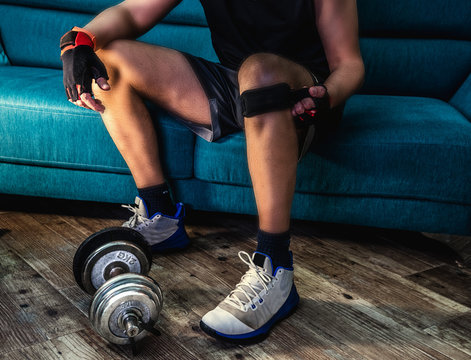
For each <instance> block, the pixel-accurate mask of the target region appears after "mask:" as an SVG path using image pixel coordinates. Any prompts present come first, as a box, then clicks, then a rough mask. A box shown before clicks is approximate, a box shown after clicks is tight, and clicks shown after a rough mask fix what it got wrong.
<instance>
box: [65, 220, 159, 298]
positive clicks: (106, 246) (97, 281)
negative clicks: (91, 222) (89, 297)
mask: <svg viewBox="0 0 471 360" xmlns="http://www.w3.org/2000/svg"><path fill="white" fill-rule="evenodd" d="M151 264H152V252H151V250H150V247H149V245H148V244H147V242H146V241H145V240H144V236H143V235H142V234H140V233H139V232H137V231H136V230H133V229H130V228H125V227H111V228H107V229H103V230H101V231H98V232H96V233H94V234H92V235H91V236H89V237H88V238H87V239H86V240H85V241H84V242H83V243H82V244H81V245H80V246H79V248H78V249H77V251H76V253H75V256H74V261H73V272H74V277H75V281H76V282H77V284H78V285H79V286H80V287H81V288H82V289H83V290H85V291H86V292H88V293H90V294H93V293H95V291H96V289H97V288H98V287H100V286H101V285H102V284H103V283H104V282H105V281H106V280H108V279H109V278H110V277H111V276H113V275H116V274H119V273H124V272H137V273H140V274H147V273H148V272H149V270H150V265H151ZM113 272H115V274H113Z"/></svg>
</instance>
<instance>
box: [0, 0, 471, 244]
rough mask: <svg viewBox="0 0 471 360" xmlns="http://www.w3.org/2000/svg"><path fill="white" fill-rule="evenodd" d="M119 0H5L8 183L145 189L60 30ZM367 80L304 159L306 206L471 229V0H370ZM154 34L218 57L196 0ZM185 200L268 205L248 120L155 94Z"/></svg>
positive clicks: (105, 190) (172, 176) (415, 226)
mask: <svg viewBox="0 0 471 360" xmlns="http://www.w3.org/2000/svg"><path fill="white" fill-rule="evenodd" d="M115 3H117V1H116V0H99V1H98V0H81V1H75V0H10V1H9V0H0V14H1V15H0V37H1V41H2V44H3V50H0V134H1V142H0V193H7V194H19V195H31V196H43V197H56V198H65V199H78V200H94V201H103V202H117V203H129V202H133V199H134V196H135V194H136V190H135V187H134V183H133V180H132V177H131V175H130V172H129V170H128V168H127V167H126V164H125V163H124V161H123V160H122V158H121V156H120V154H119V153H118V151H117V149H116V147H115V146H114V144H113V142H112V140H111V139H110V137H109V135H108V134H107V132H106V130H105V128H104V126H103V124H102V122H101V120H100V117H99V116H98V114H96V113H93V112H91V111H89V110H84V109H81V108H78V107H75V106H73V105H71V104H70V103H69V102H67V101H66V98H65V94H64V89H63V87H62V73H61V70H60V68H61V62H60V58H59V51H58V42H59V38H60V36H61V35H62V34H63V33H64V32H66V31H67V30H69V29H70V28H71V27H72V26H74V25H77V26H83V25H84V24H86V23H87V22H88V21H89V20H90V19H92V18H93V16H94V15H95V14H96V13H98V12H99V11H100V10H102V9H104V8H106V7H108V6H111V5H113V4H115ZM358 9H359V19H360V28H361V30H360V32H361V33H360V35H361V49H362V54H363V57H364V61H365V64H366V69H367V72H366V81H365V84H364V86H363V88H362V89H361V90H360V91H359V93H358V94H357V95H354V96H353V97H352V98H351V99H350V100H349V101H348V103H347V105H346V109H345V115H344V118H343V120H342V123H341V126H340V129H339V131H338V132H337V133H336V134H334V135H333V136H332V137H331V138H330V139H329V141H327V142H326V143H324V144H322V145H317V146H315V147H313V148H312V149H311V151H310V152H309V153H308V154H307V156H306V157H305V158H304V159H303V160H302V161H301V162H300V164H299V170H298V180H297V191H296V194H295V199H294V204H293V211H292V215H293V218H296V219H308V220H315V221H325V222H334V223H348V224H358V225H366V226H374V227H382V228H395V229H405V230H413V231H424V232H434V233H449V234H464V235H470V234H471V166H470V164H471V123H470V120H471V75H470V73H471V16H470V14H471V1H469V0H452V1H442V0H414V1H411V0H396V1H387V0H358ZM141 40H143V41H146V42H150V43H154V44H159V45H163V46H168V47H172V48H175V49H179V50H183V51H186V52H189V53H192V54H196V55H199V56H202V57H205V58H207V59H210V60H214V61H217V57H216V55H215V53H214V50H213V48H212V46H211V40H210V33H209V30H208V28H207V27H206V22H205V19H204V14H203V11H202V8H201V5H200V4H199V2H198V1H197V0H183V2H182V3H181V4H180V5H179V6H178V7H177V8H176V9H175V10H174V11H172V12H171V13H170V14H169V15H168V16H167V17H166V18H165V20H164V22H163V23H161V24H159V25H157V26H156V27H155V28H154V29H152V30H151V31H150V32H149V33H147V34H146V35H145V36H143V37H142V39H141ZM150 110H151V113H152V115H153V118H154V119H155V126H156V127H157V129H158V134H159V135H158V136H159V139H160V146H161V148H162V151H161V153H162V154H163V155H162V160H163V163H164V166H165V169H166V174H167V176H168V179H169V181H170V182H171V183H172V184H173V188H174V193H175V196H176V198H177V199H178V200H180V201H183V202H185V203H186V204H188V205H189V206H191V207H193V208H194V209H201V210H209V211H223V212H233V213H246V214H254V213H255V203H254V197H253V192H252V190H251V187H250V177H249V173H248V169H247V161H246V152H245V138H244V134H243V133H236V134H233V135H231V136H229V137H227V138H225V139H223V140H221V141H218V142H217V143H207V142H206V141H204V140H202V139H200V138H196V137H195V136H194V135H193V134H192V133H191V132H190V131H188V130H187V129H186V128H185V127H184V126H182V125H180V124H179V123H177V122H175V121H174V120H173V119H172V117H171V116H170V115H169V114H167V113H166V112H164V111H162V110H161V109H158V108H157V107H154V106H150Z"/></svg>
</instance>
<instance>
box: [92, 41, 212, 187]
mask: <svg viewBox="0 0 471 360" xmlns="http://www.w3.org/2000/svg"><path fill="white" fill-rule="evenodd" d="M97 54H98V56H99V57H100V58H101V60H102V61H103V62H104V64H105V65H106V67H107V70H108V72H109V77H110V80H109V83H110V85H111V90H109V91H103V90H101V89H99V88H98V86H95V87H94V92H95V96H96V98H98V99H99V100H101V102H102V103H103V105H104V106H105V111H104V112H103V114H102V119H103V122H104V124H105V126H106V128H107V130H108V132H109V133H110V135H111V137H112V139H113V141H114V142H115V144H116V146H117V148H118V150H119V151H120V153H121V155H122V156H123V158H124V160H125V161H126V163H127V165H128V167H129V169H130V170H131V173H132V175H133V178H134V181H135V182H136V185H137V187H138V188H145V187H149V186H153V185H157V184H161V183H163V182H164V180H165V178H164V174H163V172H162V167H161V165H160V160H159V154H158V145H157V137H156V133H155V129H154V126H153V124H152V120H151V117H150V115H149V112H148V110H147V108H146V106H145V105H144V102H143V98H147V99H149V100H151V101H153V102H155V103H156V104H158V105H159V106H161V107H162V108H165V109H167V110H168V111H170V112H172V113H174V114H177V115H178V116H180V117H182V118H186V119H189V120H191V121H194V122H197V123H200V124H206V125H209V124H211V119H210V111H209V104H208V99H207V98H206V95H205V93H204V90H203V89H202V87H201V85H200V83H199V81H198V79H197V77H196V75H195V74H194V72H193V70H192V68H191V66H190V64H189V63H188V61H187V60H186V59H185V57H184V56H183V55H182V54H181V53H179V52H177V51H174V50H171V49H166V48H162V47H157V46H153V45H148V44H144V43H140V42H137V41H128V40H119V41H114V42H112V43H111V44H110V45H108V46H107V47H106V48H104V49H103V50H100V51H99V52H98V53H97Z"/></svg>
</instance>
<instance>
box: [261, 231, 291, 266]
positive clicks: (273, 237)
mask: <svg viewBox="0 0 471 360" xmlns="http://www.w3.org/2000/svg"><path fill="white" fill-rule="evenodd" d="M257 240H258V243H257V250H256V251H258V252H261V253H263V254H265V255H268V256H270V257H271V260H272V265H273V271H274V270H275V269H276V268H277V267H278V266H282V267H286V268H290V267H292V266H293V260H292V258H291V252H290V251H289V243H290V235H289V231H286V232H284V233H280V234H272V233H267V232H265V231H262V230H260V229H259V230H258V234H257Z"/></svg>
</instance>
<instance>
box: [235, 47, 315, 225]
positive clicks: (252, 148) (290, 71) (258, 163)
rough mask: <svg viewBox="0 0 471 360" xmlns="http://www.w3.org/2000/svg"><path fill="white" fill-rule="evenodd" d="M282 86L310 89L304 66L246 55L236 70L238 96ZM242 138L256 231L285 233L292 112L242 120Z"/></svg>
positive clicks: (292, 179) (294, 144) (294, 143)
mask: <svg viewBox="0 0 471 360" xmlns="http://www.w3.org/2000/svg"><path fill="white" fill-rule="evenodd" d="M281 82H286V83H288V84H289V85H290V86H291V88H295V89H296V88H301V87H303V86H311V85H313V81H312V77H311V75H310V74H309V72H308V71H307V70H306V69H305V68H304V67H302V66H300V65H298V64H296V63H294V62H291V61H289V60H287V59H284V58H281V57H278V56H276V55H272V54H256V55H253V56H251V57H249V58H248V59H247V60H246V61H245V62H244V64H242V67H241V69H240V71H239V85H240V92H241V93H242V92H244V91H246V90H250V89H256V88H261V87H265V86H270V85H274V84H278V83H281ZM245 134H246V138H247V157H248V163H249V170H250V175H251V178H252V183H253V188H254V193H255V199H256V202H257V210H258V214H259V218H260V220H259V221H260V224H259V226H260V229H261V230H263V231H265V232H269V233H282V232H286V231H288V230H289V226H290V211H291V203H292V200H293V195H294V188H295V184H296V168H297V160H298V138H297V134H296V128H295V125H294V121H293V116H292V114H291V109H287V110H283V111H276V112H271V113H266V114H261V115H257V116H254V117H251V118H246V119H245Z"/></svg>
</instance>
